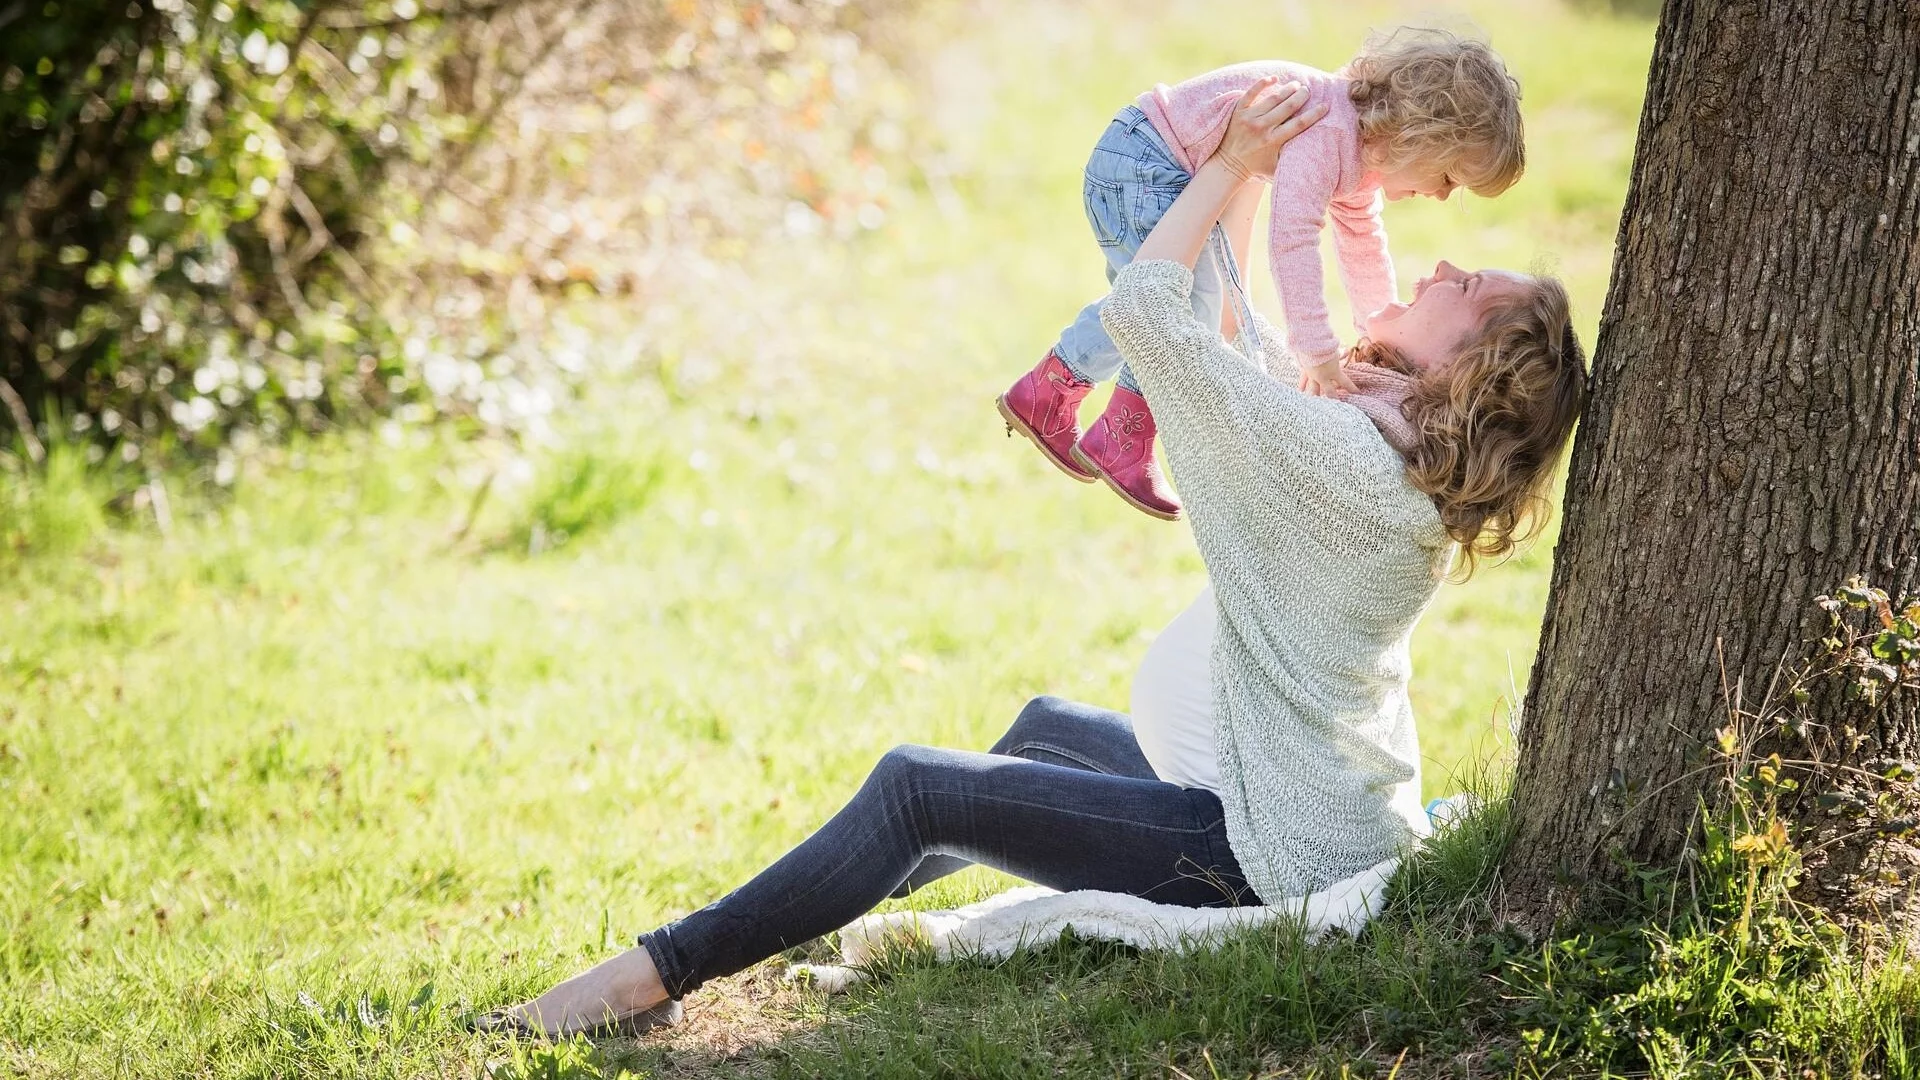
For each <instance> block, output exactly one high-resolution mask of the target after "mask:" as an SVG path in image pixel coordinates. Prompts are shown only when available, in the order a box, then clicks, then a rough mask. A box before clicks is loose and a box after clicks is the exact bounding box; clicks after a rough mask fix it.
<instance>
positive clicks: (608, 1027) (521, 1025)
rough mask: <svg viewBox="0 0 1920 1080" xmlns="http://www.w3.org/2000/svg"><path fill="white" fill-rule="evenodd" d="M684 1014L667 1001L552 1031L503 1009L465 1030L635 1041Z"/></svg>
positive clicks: (671, 1001) (670, 1024) (472, 1023)
mask: <svg viewBox="0 0 1920 1080" xmlns="http://www.w3.org/2000/svg"><path fill="white" fill-rule="evenodd" d="M685 1015H686V1010H685V1009H683V1008H682V1007H681V1005H680V1003H679V1002H677V1001H673V1000H671V999H669V1000H667V1001H664V1002H661V1003H660V1004H658V1005H655V1006H654V1007H653V1008H651V1009H641V1010H640V1011H639V1012H630V1013H626V1014H624V1015H622V1016H611V1017H607V1018H606V1019H603V1020H600V1021H598V1022H595V1023H591V1024H589V1023H587V1022H586V1021H584V1020H581V1021H578V1022H576V1023H572V1024H568V1025H566V1026H565V1027H564V1028H559V1029H553V1030H549V1029H547V1028H544V1027H535V1026H534V1025H532V1024H530V1023H528V1022H527V1021H526V1019H525V1018H524V1017H521V1016H519V1015H516V1014H514V1013H511V1012H508V1011H507V1010H506V1009H495V1010H493V1011H492V1012H487V1013H482V1014H480V1015H479V1016H476V1017H474V1018H473V1020H472V1021H470V1022H469V1023H468V1024H467V1027H468V1028H469V1029H471V1030H473V1031H479V1032H485V1033H488V1034H513V1035H524V1036H529V1037H531V1036H535V1035H541V1036H545V1037H546V1038H549V1039H570V1038H572V1037H573V1036H575V1035H585V1036H586V1037H588V1038H590V1039H609V1038H634V1037H636V1036H640V1035H644V1034H646V1033H647V1032H649V1031H652V1030H653V1029H654V1028H657V1027H672V1026H674V1025H675V1024H678V1023H679V1022H680V1020H681V1018H682V1017H683V1016H685Z"/></svg>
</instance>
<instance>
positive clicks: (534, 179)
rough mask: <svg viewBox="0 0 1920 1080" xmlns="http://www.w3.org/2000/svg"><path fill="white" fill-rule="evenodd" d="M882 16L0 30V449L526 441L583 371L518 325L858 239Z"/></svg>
mask: <svg viewBox="0 0 1920 1080" xmlns="http://www.w3.org/2000/svg"><path fill="white" fill-rule="evenodd" d="M890 10H891V5H890V4H889V3H887V2H886V0H879V2H871V3H864V4H863V3H851V4H835V5H813V4H799V3H790V2H789V3H782V2H778V0H776V2H773V3H758V4H747V5H735V4H732V3H730V2H726V0H675V2H672V3H666V4H642V5H631V4H621V3H614V2H604V3H601V2H594V0H570V2H555V3H534V2H526V0H470V2H469V3H466V4H464V5H462V4H459V3H440V2H437V0H364V2H348V0H264V2H243V0H133V2H131V3H128V2H125V0H48V2H46V3H44V4H39V3H34V2H29V0H17V2H15V3H12V4H7V5H0V223H3V224H4V227H0V300H3V301H4V305H0V311H3V312H4V314H0V440H6V441H14V440H17V441H18V444H19V445H18V446H17V447H16V448H17V449H24V450H25V451H26V452H27V454H28V455H29V456H31V457H34V458H39V457H41V456H42V455H43V453H44V446H45V445H46V444H47V443H49V442H58V441H59V440H60V438H62V437H65V436H67V435H69V434H77V435H81V436H85V437H86V439H87V441H88V442H90V443H91V449H90V450H89V453H90V454H91V455H92V456H94V457H96V458H97V457H99V456H101V455H102V454H104V453H105V452H107V451H108V450H109V449H112V450H113V451H114V452H117V453H119V454H120V455H121V456H122V457H124V458H125V459H126V460H129V461H131V460H134V459H136V458H138V457H139V456H140V455H141V454H142V453H144V452H147V451H148V450H150V449H153V448H155V447H156V446H160V445H187V446H193V447H199V448H201V449H211V450H217V451H219V452H220V453H221V454H222V455H223V456H231V454H232V453H233V452H236V451H237V452H240V453H245V452H246V451H247V450H248V449H249V448H250V447H252V446H254V445H256V444H258V443H260V442H263V441H264V442H273V441H277V440H279V439H281V438H282V437H284V436H285V435H286V434H288V433H290V432H293V431H312V430H318V429H323V428H326V427H329V426H332V425H334V424H336V423H338V422H340V421H342V420H366V419H370V418H374V417H388V418H392V419H394V420H396V421H399V422H407V423H419V422H427V421H432V420H437V419H445V418H454V419H456V420H458V421H460V422H461V423H462V424H463V426H464V427H466V428H469V429H473V430H482V431H487V432H492V433H504V434H519V433H524V432H526V431H528V430H531V429H538V428H539V427H540V426H541V425H542V424H543V423H544V418H545V416H546V415H547V414H548V413H549V412H550V411H551V410H552V409H553V408H554V407H555V405H556V403H557V402H559V401H561V400H564V398H565V397H566V396H567V394H568V393H569V391H570V388H571V387H572V386H573V385H575V384H576V383H577V382H578V380H579V378H580V377H581V376H582V375H583V374H585V373H586V372H587V371H588V370H589V369H590V368H592V367H593V366H594V364H593V358H591V357H589V356H588V355H587V354H588V352H590V351H591V350H590V349H588V348H587V347H585V346H583V345H580V344H579V343H578V342H575V343H572V344H569V343H567V342H556V339H555V337H554V334H553V325H552V322H553V320H552V318H551V317H552V314H553V312H552V310H551V307H550V305H549V304H548V303H546V302H545V300H544V299H543V298H544V297H548V296H554V295H558V296H566V295H570V294H572V293H576V292H579V291H583V290H584V291H588V292H602V293H605V292H614V293H622V294H632V293H643V292H645V291H646V289H647V282H648V280H649V279H650V277H651V276H653V275H656V274H658V273H659V272H661V270H662V264H663V262H665V261H666V260H663V259H662V258H661V256H660V253H661V252H662V251H667V250H672V251H676V252H678V251H680V250H682V249H686V250H689V251H697V250H698V249H700V248H701V247H703V246H710V245H726V244H731V245H734V246H733V247H724V246H723V247H722V249H721V250H720V251H719V252H718V254H719V255H720V256H722V257H725V256H729V255H731V256H737V255H738V254H739V250H740V249H739V247H738V245H739V244H741V243H743V242H744V239H743V238H750V237H751V236H753V235H754V233H755V231H756V230H766V229H784V230H787V231H805V230H815V231H817V230H819V229H820V228H821V227H823V226H826V227H833V226H835V225H836V224H839V225H842V226H847V227H852V228H861V227H867V228H871V227H875V226H877V224H878V222H879V220H881V219H882V217H883V216H884V212H883V210H882V209H881V206H880V204H879V201H878V200H879V199H880V193H881V191H882V189H883V188H884V187H885V186H886V180H887V173H886V171H885V169H884V168H883V167H881V166H880V164H879V162H880V161H881V159H882V158H883V157H884V156H885V155H886V153H887V152H889V151H890V150H893V149H897V148H899V147H900V146H902V145H904V143H905V137H904V133H903V131H902V129H901V128H900V126H899V125H897V124H892V123H890V122H885V121H884V119H881V120H876V119H875V117H877V116H881V115H882V114H883V113H884V112H885V110H886V109H887V108H889V107H890V105H889V103H890V102H893V101H894V100H895V99H894V98H893V97H890V96H889V94H888V93H887V92H886V91H887V77H888V75H889V73H890V67H889V65H888V63H887V62H886V60H885V59H884V58H883V57H879V56H878V55H877V54H876V53H875V51H874V49H873V48H871V47H870V46H869V44H868V40H869V39H878V38H879V37H881V36H883V35H881V34H880V33H879V31H880V29H881V26H882V17H883V16H884V15H886V14H887V13H888V12H889V11H890ZM762 208H765V209H767V211H768V212H767V213H759V214H756V211H758V210H760V209H762ZM56 417H57V418H58V419H59V422H60V423H61V424H63V425H65V427H66V430H62V431H54V430H52V428H51V427H50V426H49V425H50V422H52V421H54V420H55V419H56ZM9 433H11V436H9ZM225 471H226V472H227V473H229V474H230V473H231V471H232V470H231V469H230V468H229V469H227V470H225Z"/></svg>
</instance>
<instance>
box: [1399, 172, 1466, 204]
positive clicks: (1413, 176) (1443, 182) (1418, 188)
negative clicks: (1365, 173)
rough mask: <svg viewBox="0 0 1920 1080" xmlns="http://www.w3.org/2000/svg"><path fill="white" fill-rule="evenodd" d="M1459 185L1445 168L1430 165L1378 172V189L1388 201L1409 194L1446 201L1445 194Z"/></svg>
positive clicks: (1449, 193)
mask: <svg viewBox="0 0 1920 1080" xmlns="http://www.w3.org/2000/svg"><path fill="white" fill-rule="evenodd" d="M1459 186H1460V184H1459V182H1458V181H1456V180H1454V178H1453V177H1451V176H1448V175H1447V171H1446V170H1445V169H1440V168H1434V167H1433V166H1430V165H1408V166H1406V167H1404V168H1400V169H1394V170H1392V171H1390V172H1384V173H1381V174H1380V191H1381V193H1382V194H1383V195H1385V196H1386V197H1387V199H1388V200H1389V201H1397V200H1400V199H1404V198H1407V197H1408V196H1410V195H1424V196H1426V197H1427V198H1429V199H1439V200H1440V201H1441V202H1446V201H1447V196H1449V195H1451V194H1453V190H1454V189H1455V188H1457V187H1459Z"/></svg>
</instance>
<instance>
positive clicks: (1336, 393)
mask: <svg viewBox="0 0 1920 1080" xmlns="http://www.w3.org/2000/svg"><path fill="white" fill-rule="evenodd" d="M1300 389H1302V390H1305V391H1306V392H1307V393H1309V394H1313V395H1315V396H1317V397H1330V398H1335V399H1338V400H1343V401H1344V400H1345V399H1346V396H1347V395H1348V394H1357V393H1359V392H1360V388H1359V387H1358V386H1355V385H1354V384H1353V379H1352V378H1350V377H1348V375H1347V373H1346V370H1345V369H1343V368H1342V367H1341V366H1340V357H1339V356H1338V355H1337V354H1336V355H1335V356H1334V358H1333V359H1331V360H1325V361H1322V362H1320V363H1318V364H1308V365H1305V366H1303V367H1301V369H1300Z"/></svg>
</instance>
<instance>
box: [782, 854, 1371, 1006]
mask: <svg viewBox="0 0 1920 1080" xmlns="http://www.w3.org/2000/svg"><path fill="white" fill-rule="evenodd" d="M1398 866H1399V860H1398V859H1390V860H1388V861H1386V862H1383V863H1380V864H1379V865H1377V866H1375V867H1373V868H1372V869H1370V870H1367V871H1365V872H1363V873H1360V874H1356V875H1354V876H1353V877H1350V878H1347V879H1346V880H1344V881H1339V882H1335V883H1334V884H1333V885H1331V886H1329V887H1327V888H1326V889H1324V890H1322V891H1320V892H1317V893H1314V894H1312V895H1310V896H1303V897H1298V898H1294V899H1290V900H1288V901H1285V902H1283V903H1279V904H1270V905H1265V906H1260V907H1234V908H1190V907H1176V906H1174V905H1172V904H1156V903H1153V902H1152V901H1149V900H1142V899H1141V898H1139V897H1137V896H1129V895H1127V894H1125V893H1111V892H1098V891H1095V890H1092V889H1083V890H1077V891H1074V892H1064V893H1063V892H1056V891H1055V890H1053V889H1047V888H1041V887H1039V886H1029V887H1027V888H1021V889H1012V890H1009V891H1007V892H1004V893H1001V894H999V895H998V896H990V897H988V898H987V899H985V900H982V901H980V902H979V903H977V904H968V905H967V906H965V907H961V908H955V909H953V910H951V911H890V912H887V913H885V914H881V915H867V916H863V917H861V918H859V919H857V920H855V921H854V922H853V923H851V924H850V925H848V926H847V927H846V928H845V929H843V930H841V931H840V962H839V963H838V964H794V965H793V966H791V967H789V968H788V969H787V978H788V979H792V980H798V981H805V982H810V983H812V984H813V985H814V986H815V987H817V988H819V989H821V990H824V991H826V992H827V993H830V994H837V993H840V992H842V991H844V990H846V989H848V988H849V987H851V986H853V985H854V984H855V983H858V982H861V981H863V980H864V979H866V978H867V977H868V976H867V973H866V970H865V969H866V967H867V965H869V964H871V963H873V962H874V961H875V960H877V959H878V958H879V957H880V955H881V953H882V952H883V951H884V950H885V948H886V947H887V945H888V944H889V943H892V942H910V941H924V942H926V943H928V944H931V945H932V946H933V950H934V954H935V955H936V956H938V957H940V958H941V959H942V960H947V959H952V958H954V957H956V956H979V957H989V958H995V959H998V958H1002V957H1006V956H1010V955H1012V954H1013V952H1014V951H1015V950H1016V949H1020V948H1022V947H1025V946H1029V945H1044V944H1046V943H1048V942H1051V941H1053V940H1055V939H1056V938H1058V937H1059V936H1060V935H1061V934H1062V933H1063V932H1065V931H1066V930H1068V929H1071V930H1072V931H1073V932H1074V933H1075V934H1078V935H1079V936H1081V937H1085V938H1096V939H1100V940H1104V941H1118V942H1122V943H1124V944H1127V945H1132V946H1134V947H1136V948H1141V949H1166V950H1172V951H1175V952H1185V951H1188V950H1190V949H1197V948H1205V947H1206V946H1208V945H1209V944H1212V943H1214V942H1217V941H1218V939H1219V938H1220V937H1221V936H1222V935H1224V934H1225V933H1227V932H1228V931H1232V930H1239V929H1242V928H1245V927H1250V926H1263V925H1265V924H1267V923H1270V922H1273V921H1275V920H1277V919H1294V920H1296V921H1298V922H1299V923H1300V924H1301V925H1302V926H1303V927H1304V928H1305V930H1306V933H1307V937H1308V938H1309V939H1310V940H1318V939H1319V938H1321V937H1323V936H1325V935H1326V934H1327V933H1328V932H1329V931H1332V930H1343V931H1345V932H1347V933H1349V934H1357V933H1359V932H1360V930H1361V928H1362V927H1364V926H1366V924H1367V923H1368V921H1370V920H1371V919H1372V918H1373V917H1374V916H1376V915H1378V914H1379V913H1380V908H1381V906H1382V905H1383V904H1384V903H1385V901H1386V891H1387V880H1388V879H1389V878H1391V877H1392V876H1393V872H1394V870H1395V868H1397V867H1398Z"/></svg>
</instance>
